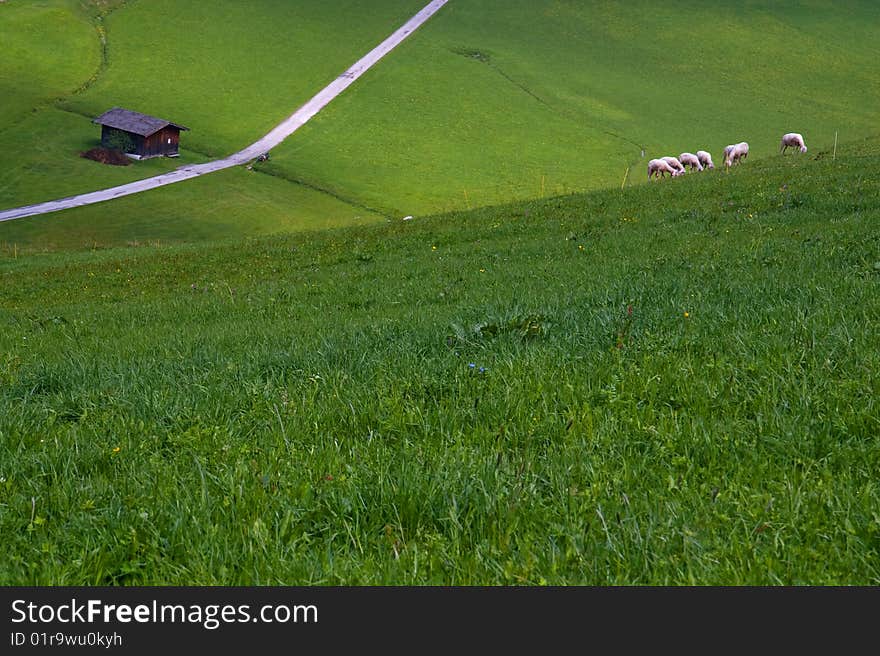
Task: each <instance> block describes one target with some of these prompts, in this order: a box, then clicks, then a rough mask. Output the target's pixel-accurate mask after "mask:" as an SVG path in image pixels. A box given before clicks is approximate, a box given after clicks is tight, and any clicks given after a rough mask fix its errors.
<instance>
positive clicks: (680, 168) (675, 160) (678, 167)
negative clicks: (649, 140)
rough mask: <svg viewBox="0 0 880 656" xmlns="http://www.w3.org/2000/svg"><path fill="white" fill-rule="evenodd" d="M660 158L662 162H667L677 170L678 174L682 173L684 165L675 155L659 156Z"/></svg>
mask: <svg viewBox="0 0 880 656" xmlns="http://www.w3.org/2000/svg"><path fill="white" fill-rule="evenodd" d="M660 159H662V160H663V161H664V162H666V163H667V164H669V166H671V167H672V168H674V169H675V170H676V171H678V175H683V174H684V165H683V164H682V163H681V162H680V161H679V160H678V158H677V157H671V156H666V157H661V158H660Z"/></svg>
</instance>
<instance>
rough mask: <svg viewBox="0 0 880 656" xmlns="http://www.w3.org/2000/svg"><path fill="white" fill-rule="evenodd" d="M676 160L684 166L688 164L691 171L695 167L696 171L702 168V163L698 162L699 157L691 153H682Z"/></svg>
mask: <svg viewBox="0 0 880 656" xmlns="http://www.w3.org/2000/svg"><path fill="white" fill-rule="evenodd" d="M678 160H679V161H680V162H681V163H682V166H685V167H688V166H690V167H691V171H693V170H695V169H696V170H697V171H702V170H703V164H702V163H701V162H700V158H699V157H697V156H696V155H694V154H693V153H682V154H681V155H679V156H678Z"/></svg>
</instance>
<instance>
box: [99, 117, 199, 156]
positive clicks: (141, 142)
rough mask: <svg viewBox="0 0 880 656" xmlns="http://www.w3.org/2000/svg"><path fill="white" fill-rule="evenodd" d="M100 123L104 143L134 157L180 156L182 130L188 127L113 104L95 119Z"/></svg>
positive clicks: (102, 143)
mask: <svg viewBox="0 0 880 656" xmlns="http://www.w3.org/2000/svg"><path fill="white" fill-rule="evenodd" d="M92 123H97V124H98V125H100V126H101V145H102V146H104V148H114V149H116V150H121V151H122V152H124V153H125V154H126V155H128V156H129V157H133V158H134V159H146V158H148V157H162V156H165V157H177V156H178V154H179V153H178V152H177V149H178V145H179V144H180V132H181V130H189V128H187V127H184V126H183V125H178V124H177V123H172V122H171V121H166V120H165V119H161V118H156V117H155V116H147V115H146V114H141V113H140V112H133V111H131V110H130V109H121V108H119V107H114V108H113V109H111V110H109V111H106V112H104V113H103V114H101V115H100V116H99V117H98V118H96V119H95V120H93V121H92Z"/></svg>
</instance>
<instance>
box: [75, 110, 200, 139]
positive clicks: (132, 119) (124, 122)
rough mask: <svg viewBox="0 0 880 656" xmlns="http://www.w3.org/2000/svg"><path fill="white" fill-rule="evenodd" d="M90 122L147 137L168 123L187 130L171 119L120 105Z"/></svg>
mask: <svg viewBox="0 0 880 656" xmlns="http://www.w3.org/2000/svg"><path fill="white" fill-rule="evenodd" d="M92 123H97V124H98V125H106V126H107V127H111V128H117V129H119V130H125V131H126V132H132V133H134V134H139V135H141V136H142V137H149V136H150V135H151V134H155V133H156V132H158V131H159V130H161V129H162V128H164V127H166V126H169V125H170V126H172V127H175V128H177V129H178V130H189V128H187V127H184V126H182V125H178V124H177V123H172V122H171V121H166V120H165V119H163V118H156V117H155V116H147V115H146V114H141V113H140V112H133V111H131V110H130V109H121V108H120V107H114V108H113V109H111V110H108V111H106V112H104V113H103V114H101V115H100V116H99V117H98V118H96V119H95V120H93V121H92Z"/></svg>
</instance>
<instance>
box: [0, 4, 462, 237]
mask: <svg viewBox="0 0 880 656" xmlns="http://www.w3.org/2000/svg"><path fill="white" fill-rule="evenodd" d="M448 1H449V0H433V1H432V2H429V3H428V4H427V5H425V7H423V8H422V10H421V11H419V13H417V14H416V15H415V16H413V17H412V18H410V19H409V20H408V21H407V22H406V23H404V24H403V25H402V26H401V27H400V28H399V29H398V30H397V31H396V32H394V33H393V34H392V35H391V36H389V37H388V38H387V39H385V40H384V41H383V42H382V43H380V44H379V45H378V46H376V47H375V48H373V49H372V50H371V51H370V52H368V53H367V54H366V55H364V56H363V57H362V58H361V59H359V60H358V61H357V62H356V63H355V64H354V65H353V66H351V67H350V68H349V69H348V70H346V71H345V72H344V73H343V74H342V75H340V76H339V77H337V78H336V79H335V80H333V82H331V83H330V84H328V85H327V86H326V87H324V88H323V89H322V90H321V91H319V92H318V93H317V94H316V95H315V96H314V97H313V98H312V99H311V100H309V101H308V102H307V103H306V104H305V105H303V106H302V107H300V108H299V109H298V110H296V111H295V112H294V113H293V114H291V115H290V116H289V117H287V119H285V120H284V121H283V122H282V123H280V124H279V125H277V126H275V128H273V129H272V131H271V132H269V133H268V134H267V135H266V136H264V137H263V138H262V139H260V140H259V141H255V142H254V143H252V144H251V145H250V146H248V147H247V148H244V149H243V150H240V151H238V152H237V153H234V154H232V155H230V156H229V157H226V158H224V159H218V160H213V161H211V162H205V163H203V164H194V165H191V166H182V167H180V168H178V169H175V170H174V171H170V172H168V173H163V174H162V175H157V176H155V177H152V178H145V179H143V180H138V181H137V182H130V183H128V184H124V185H120V186H118V187H111V188H110V189H102V190H100V191H92V192H90V193H87V194H79V195H77V196H69V197H67V198H61V199H59V200H51V201H47V202H45V203H37V204H35V205H26V206H24V207H15V208H12V209H9V210H3V211H0V221H11V220H12V219H21V218H23V217H26V216H34V215H36V214H46V213H48V212H57V211H58V210H65V209H69V208H71V207H79V206H80V205H91V204H92V203H101V202H103V201H107V200H113V199H114V198H119V197H121V196H129V195H131V194H137V193H140V192H142V191H146V190H148V189H155V188H156V187H162V186H165V185H169V184H174V183H175V182H182V181H184V180H189V179H190V178H195V177H197V176H200V175H204V174H206V173H213V172H214V171H220V170H222V169H228V168H231V167H233V166H240V165H242V164H246V163H248V162H250V161H252V160H254V159H256V158H257V157H259V156H260V155H261V154H263V153H266V152H268V151H269V150H271V149H272V148H274V147H275V146H277V145H278V144H280V143H281V142H282V141H284V140H285V139H286V138H287V137H289V136H290V135H291V134H293V133H294V132H296V131H297V130H298V129H299V128H301V127H302V126H303V125H304V124H305V123H306V121H308V120H309V119H310V118H312V117H313V116H314V115H315V114H317V113H318V112H319V111H321V109H322V108H323V107H324V106H325V105H327V103H329V102H330V101H331V100H333V99H334V98H335V97H336V96H338V95H339V94H340V93H342V92H343V91H345V89H347V88H348V87H349V86H350V85H351V84H352V83H353V82H354V81H355V80H357V79H358V78H359V77H360V76H361V75H363V74H364V73H365V72H366V71H367V70H369V68H370V67H371V66H373V64H375V63H376V62H378V61H379V60H380V59H382V57H384V56H385V55H387V54H388V53H389V52H391V51H392V50H393V49H394V48H395V47H397V46H398V45H400V43H402V42H403V40H404V39H406V37H408V36H409V35H410V34H412V33H413V32H414V31H415V30H416V29H417V28H418V27H419V26H421V25H422V24H423V23H424V22H425V21H427V20H428V19H429V18H431V16H433V15H434V14H435V13H437V12H438V11H439V10H440V8H441V7H443V5H445V4H446V3H447V2H448Z"/></svg>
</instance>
